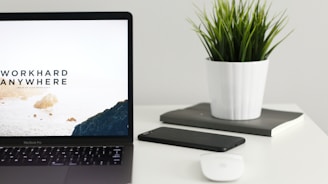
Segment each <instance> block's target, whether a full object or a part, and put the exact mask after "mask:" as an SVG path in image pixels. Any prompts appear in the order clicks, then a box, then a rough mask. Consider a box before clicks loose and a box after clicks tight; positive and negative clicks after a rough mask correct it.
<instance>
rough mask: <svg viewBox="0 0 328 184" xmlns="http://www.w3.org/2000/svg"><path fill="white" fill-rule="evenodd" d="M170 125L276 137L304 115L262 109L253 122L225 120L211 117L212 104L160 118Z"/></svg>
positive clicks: (182, 110)
mask: <svg viewBox="0 0 328 184" xmlns="http://www.w3.org/2000/svg"><path fill="white" fill-rule="evenodd" d="M160 121H162V122H164V123H168V124H176V125H184V126H192V127H200V128H209V129H216V130H224V131H232V132H239V133H248V134H254V135H263V136H271V137H272V136H274V135H276V134H277V133H279V132H281V131H283V130H285V129H287V128H289V127H290V126H293V125H294V124H296V123H297V122H301V121H303V113H300V112H288V111H277V110H270V109H262V114H261V117H259V118H257V119H253V120H225V119H218V118H214V117H213V116H212V115H211V111H210V104H209V103H200V104H196V105H194V106H190V107H187V108H185V109H178V110H173V111H170V112H167V113H164V114H162V115H161V116H160Z"/></svg>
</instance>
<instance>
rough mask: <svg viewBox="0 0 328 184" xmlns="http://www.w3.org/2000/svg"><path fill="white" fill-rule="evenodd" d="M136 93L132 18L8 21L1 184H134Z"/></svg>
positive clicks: (104, 15)
mask: <svg viewBox="0 0 328 184" xmlns="http://www.w3.org/2000/svg"><path fill="white" fill-rule="evenodd" d="M132 86H133V84H132V15H131V14H130V13H128V12H61V13H0V159H1V160H0V161H1V163H0V183H3V184H21V183H22V184H23V183H24V184H105V183H106V184H127V183H131V178H132V177H131V174H132V160H133V92H132ZM95 147H97V149H95ZM68 148H69V149H71V150H69V151H72V152H74V151H75V153H76V154H77V152H78V151H76V150H75V149H76V148H78V149H82V150H83V151H84V152H89V154H90V155H92V156H98V157H100V156H99V155H100V154H101V153H99V152H104V153H105V151H104V150H105V149H106V150H107V149H109V148H110V149H109V150H110V151H108V152H111V153H113V155H114V153H115V152H116V153H115V155H114V156H112V157H113V158H111V161H108V162H107V161H106V163H104V162H103V160H101V159H99V158H98V157H97V158H92V159H91V161H89V160H88V161H85V160H84V159H85V158H84V159H83V158H80V157H79V158H77V156H76V160H74V161H68V159H67V158H66V156H67V155H68V154H69V155H70V154H74V153H64V151H62V149H68ZM13 149H17V150H18V151H16V152H15V153H13V152H12V153H9V156H8V155H6V154H7V153H8V152H10V151H9V150H13ZM41 149H44V150H48V151H47V154H50V155H51V157H53V156H54V155H56V154H57V155H58V154H61V157H64V159H63V160H64V161H63V160H60V159H57V160H55V161H48V160H47V159H45V158H43V156H42V155H41V154H40V152H39V151H40V150H41ZM26 150H28V151H26ZM99 150H100V151H99ZM17 152H19V153H21V152H24V154H25V155H23V156H19V157H18V158H15V157H14V156H16V155H17ZM25 152H26V153H25ZM27 152H29V153H33V154H30V156H29V157H28V158H25V157H27V156H26V155H27V154H28V153H27ZM117 152H120V155H118V154H117ZM8 157H12V159H11V160H10V158H9V161H8V160H7V159H8ZM23 157H24V158H23ZM40 158H41V159H40ZM24 159H25V160H24ZM36 159H39V161H35V160H36ZM65 159H66V160H65ZM74 159H75V158H74ZM19 160H23V162H22V163H16V162H18V161H19ZM71 160H72V159H71ZM12 162H13V164H12ZM34 162H44V163H43V165H39V164H38V163H34ZM64 162H65V163H64ZM96 162H97V163H96ZM100 162H101V163H100ZM46 163H47V164H46Z"/></svg>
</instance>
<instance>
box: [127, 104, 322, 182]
mask: <svg viewBox="0 0 328 184" xmlns="http://www.w3.org/2000/svg"><path fill="white" fill-rule="evenodd" d="M184 107H187V106H183V105H179V106H135V109H134V137H135V139H134V161H133V184H209V183H215V182H213V181H209V180H207V179H206V178H205V177H204V176H203V175H202V173H201V169H200V162H199V156H200V155H201V154H203V153H210V151H205V150H197V149H191V148H183V147H177V146H170V145H164V144H157V143H150V142H143V141H139V140H137V136H138V134H140V133H143V132H145V131H148V130H151V129H154V128H157V127H161V126H168V127H178V128H184V129H190V130H198V131H204V132H211V133H219V134H226V135H234V136H241V137H244V138H246V143H245V144H243V145H241V146H238V147H236V148H234V149H232V150H230V151H228V152H227V153H233V154H238V155H241V156H243V158H244V162H245V172H244V175H243V176H242V177H241V178H240V179H239V180H236V181H233V182H225V183H233V184H234V183H242V184H310V183H315V184H327V183H328V136H327V135H326V134H325V133H324V132H323V131H322V130H321V129H320V128H319V127H318V126H317V125H316V124H315V123H314V122H313V121H312V120H311V119H310V118H309V117H308V116H307V115H305V118H304V121H302V122H300V123H299V124H297V125H295V126H293V127H292V128H290V129H288V130H285V131H283V132H281V133H280V134H278V135H276V136H275V137H265V136H256V135H249V134H240V133H232V132H226V131H217V130H208V129H200V128H191V127H184V126H175V125H169V124H163V123H161V122H160V121H159V116H160V114H162V113H165V112H167V111H171V110H175V109H178V108H184ZM265 107H266V108H272V109H280V110H292V111H302V110H301V109H300V108H299V107H298V106H296V105H288V104H286V105H268V106H265ZM212 153H215V152H212Z"/></svg>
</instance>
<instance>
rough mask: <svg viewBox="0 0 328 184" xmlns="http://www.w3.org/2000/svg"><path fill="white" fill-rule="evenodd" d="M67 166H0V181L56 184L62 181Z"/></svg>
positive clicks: (9, 183)
mask: <svg viewBox="0 0 328 184" xmlns="http://www.w3.org/2000/svg"><path fill="white" fill-rule="evenodd" d="M67 171H68V167H48V166H47V167H38V166H31V167H30V166H23V167H0V173H1V178H0V183H6V184H18V183H24V184H58V183H64V181H65V177H66V174H67Z"/></svg>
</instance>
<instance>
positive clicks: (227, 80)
mask: <svg viewBox="0 0 328 184" xmlns="http://www.w3.org/2000/svg"><path fill="white" fill-rule="evenodd" d="M206 62H207V73H208V86H209V93H210V100H211V113H212V116H214V117H216V118H221V119H229V120H248V119H256V118H258V117H260V115H261V111H262V103H263V96H264V90H265V83H266V78H267V71H268V65H269V60H265V61H254V62H216V61H210V60H207V61H206Z"/></svg>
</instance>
